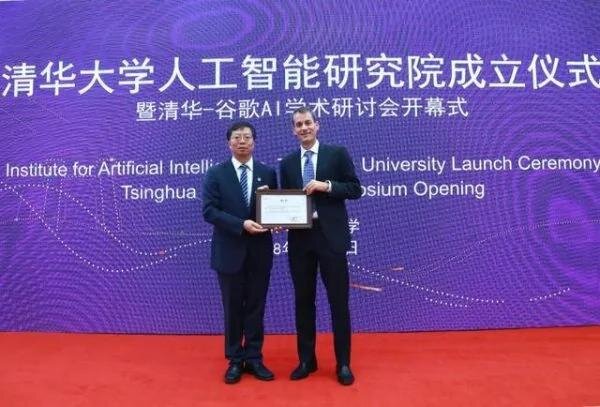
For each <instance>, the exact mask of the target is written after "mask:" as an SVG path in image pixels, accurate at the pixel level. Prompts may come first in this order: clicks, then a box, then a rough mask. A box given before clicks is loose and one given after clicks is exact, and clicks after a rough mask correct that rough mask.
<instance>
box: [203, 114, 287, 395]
mask: <svg viewBox="0 0 600 407" xmlns="http://www.w3.org/2000/svg"><path fill="white" fill-rule="evenodd" d="M255 140H256V131H255V129H254V127H253V126H252V125H251V124H250V123H248V122H237V123H234V124H233V125H232V126H231V127H230V128H229V129H228V130H227V142H228V145H229V149H230V150H231V153H232V157H231V159H230V160H227V161H225V162H223V163H221V164H218V165H216V166H214V167H212V168H210V169H209V170H208V172H207V173H206V178H205V180H204V189H203V201H204V202H203V215H204V220H205V221H207V222H208V223H211V224H213V225H214V228H213V237H212V246H211V259H210V262H211V267H212V268H213V269H214V270H216V271H217V276H218V279H219V286H220V288H221V297H222V300H223V311H224V316H225V357H226V358H227V359H228V360H229V367H228V368H227V371H226V372H225V378H224V379H225V383H229V384H232V383H237V382H238V381H239V380H240V378H241V376H242V372H243V371H244V370H245V371H248V372H250V373H252V374H253V375H254V376H255V377H256V378H258V379H260V380H272V379H273V378H274V375H273V373H272V372H271V371H270V370H269V369H268V368H267V367H265V365H264V364H263V362H262V358H263V355H262V345H263V341H264V329H263V318H264V313H265V301H266V297H267V289H268V287H269V277H270V274H271V266H272V264H273V239H272V236H271V232H270V231H269V230H268V229H265V228H263V227H262V226H261V225H260V224H258V223H256V222H255V215H254V214H255V212H256V211H255V207H256V205H255V196H256V194H255V191H256V190H257V189H261V188H271V189H277V175H276V173H275V170H274V169H273V168H270V167H267V166H265V165H263V164H261V163H259V162H258V161H256V160H254V159H253V158H252V152H253V151H254V145H255Z"/></svg>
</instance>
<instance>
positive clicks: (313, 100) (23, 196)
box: [0, 0, 600, 333]
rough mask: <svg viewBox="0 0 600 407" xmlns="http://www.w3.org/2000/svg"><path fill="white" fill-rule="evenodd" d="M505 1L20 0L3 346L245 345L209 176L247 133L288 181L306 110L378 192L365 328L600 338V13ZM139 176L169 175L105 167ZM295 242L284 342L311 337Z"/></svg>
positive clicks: (281, 284)
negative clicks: (287, 158)
mask: <svg viewBox="0 0 600 407" xmlns="http://www.w3.org/2000/svg"><path fill="white" fill-rule="evenodd" d="M495 3H496V4H492V3H489V2H488V4H492V5H483V3H482V2H478V1H467V0H458V1H455V2H452V3H451V4H450V3H448V2H445V1H429V2H421V1H406V2H387V1H355V2H350V3H348V2H343V1H331V2H298V1H280V2H270V1H264V2H260V1H237V2H220V1H184V2H180V1H166V2H150V3H140V2H139V1H130V0H125V1H121V2H118V3H114V2H106V3H102V2H83V1H80V2H79V1H78V2H51V1H36V2H34V1H23V2H0V34H1V35H0V38H1V40H0V69H2V72H1V74H0V92H2V94H1V96H0V120H1V123H2V131H1V134H2V139H3V141H2V149H1V152H0V164H1V165H2V172H1V178H0V309H1V310H2V311H1V312H0V330H10V331H21V330H23V331H69V332H152V333H173V332H175V333H197V332H200V333H217V332H221V329H222V311H221V304H220V297H219V292H218V284H217V280H216V276H215V275H214V272H213V271H212V270H210V269H209V267H208V264H209V259H208V257H209V248H210V231H211V228H210V226H209V225H207V224H205V223H204V222H203V221H202V218H201V211H200V207H201V201H200V199H199V197H200V191H201V187H202V181H203V173H204V171H205V168H206V166H207V165H209V164H211V163H215V162H218V161H220V160H222V159H225V158H227V157H228V149H227V148H226V143H225V129H226V128H227V126H228V125H229V124H230V123H231V121H232V120H234V119H237V118H240V117H241V118H248V119H249V120H252V121H253V122H254V123H255V125H256V127H257V129H258V138H257V149H256V155H255V156H256V157H257V158H258V159H259V160H261V161H264V162H266V163H268V164H271V165H274V166H276V165H277V159H278V158H280V157H282V156H283V155H284V154H285V153H287V152H288V151H290V150H291V149H293V148H295V147H296V142H295V139H294V137H293V135H292V132H291V128H290V122H289V113H287V112H289V111H290V110H293V108H294V107H296V106H298V105H301V104H304V103H307V104H309V105H310V106H311V107H313V108H314V109H315V111H316V113H317V114H318V115H319V116H320V118H321V132H320V138H321V140H322V141H324V142H328V143H329V142H331V143H337V144H343V145H345V146H347V147H348V149H349V151H350V152H351V155H352V156H353V158H354V161H355V165H356V167H357V172H358V175H359V178H360V179H361V181H362V183H363V185H364V186H365V190H364V192H365V196H364V197H363V198H362V199H361V200H359V201H355V202H349V203H348V208H349V213H350V217H351V220H352V222H351V225H352V229H353V233H352V238H353V241H354V243H353V244H354V246H353V250H352V253H350V254H349V256H348V258H349V262H350V271H351V283H352V289H351V309H352V322H353V329H354V330H355V331H412V330H446V329H479V328H498V327H523V326H555V325H585V324H598V323H599V322H600V300H599V296H598V294H599V288H600V278H599V273H598V271H599V268H600V267H599V266H600V261H599V256H598V247H599V242H600V204H599V202H598V192H599V191H600V182H599V178H598V176H599V174H600V173H599V172H598V168H597V167H595V165H598V163H599V162H600V141H599V140H600V139H599V137H598V131H599V130H600V123H599V120H598V106H599V105H600V103H599V102H600V98H599V96H598V95H599V88H600V84H599V83H598V80H599V78H600V67H599V65H600V63H599V62H598V61H597V57H599V56H600V52H599V50H598V41H599V40H600V31H599V28H598V27H600V9H598V7H597V5H596V4H595V3H594V2H590V1H584V0H580V1H572V2H550V1H548V2H539V1H518V2H517V1H504V2H495ZM146 58H147V60H146ZM96 61H98V62H96ZM96 64H97V67H96V69H95V65H96ZM177 66H178V67H179V73H180V76H177V75H175V76H173V74H174V73H177V69H175V67H177ZM513 70H514V72H513ZM94 71H96V76H97V77H96V79H93V77H94ZM170 79H173V80H172V81H171V80H170ZM101 82H102V83H101ZM103 85H104V86H103ZM453 157H454V159H455V160H456V162H457V165H460V163H461V162H462V160H465V159H467V160H474V161H469V163H473V162H474V163H475V164H477V160H485V159H488V160H494V159H497V160H498V161H496V162H492V161H486V162H487V163H488V165H490V164H492V163H494V164H495V165H496V167H495V168H493V169H488V170H483V169H479V170H473V171H464V169H466V167H461V168H462V169H463V171H459V170H458V168H454V169H452V168H451V167H450V166H451V160H452V158H453ZM523 157H529V159H527V158H523ZM533 159H537V160H539V161H534V162H533V163H532V162H531V160H533ZM128 160H131V161H134V162H135V163H137V164H144V163H145V162H148V163H149V164H154V163H159V162H160V161H161V160H162V162H163V164H164V166H165V168H164V169H163V173H162V174H119V173H117V172H116V171H117V170H115V172H114V173H112V174H106V173H102V172H100V173H99V171H100V169H101V168H102V165H109V166H110V165H111V164H116V163H119V162H126V161H128ZM171 160H172V161H174V162H180V163H183V162H185V161H188V162H190V163H196V167H197V168H196V171H188V173H187V174H176V175H175V174H170V173H169V171H168V170H169V169H168V163H169V162H170V161H171ZM544 160H545V161H544ZM375 161H377V162H378V165H379V166H378V167H377V169H379V170H380V171H374V169H375V167H374V165H375V164H374V163H375ZM411 161H415V163H414V165H415V167H412V168H411ZM440 162H445V166H444V168H443V169H441V168H440V167H439V164H436V163H440ZM75 163H77V165H78V168H82V167H83V168H84V169H85V166H92V165H93V167H90V168H92V169H91V172H90V175H89V176H85V174H84V173H81V172H77V173H76V172H74V168H73V166H74V165H75ZM385 163H388V164H389V165H388V166H387V167H385V168H384V164H385ZM519 163H520V164H521V167H520V166H519ZM538 163H539V164H538ZM30 164H32V165H33V166H35V165H37V164H41V165H42V166H44V167H46V168H48V167H51V166H52V165H54V164H56V166H57V168H58V167H59V166H61V165H64V168H65V171H66V175H65V176H58V175H52V174H50V175H49V174H45V175H43V176H37V175H36V174H34V173H33V171H34V169H32V168H30ZM542 164H544V165H545V166H546V167H547V168H545V169H536V170H533V169H531V168H529V167H527V165H542ZM436 165H438V166H436ZM398 166H400V167H398ZM548 167H549V168H548ZM140 168H141V169H142V170H144V168H145V167H143V168H142V167H140ZM79 171H81V170H79ZM141 172H144V171H141ZM127 185H130V186H131V187H126V186H127ZM165 185H169V188H173V191H174V190H175V188H176V187H177V188H185V190H183V191H182V190H179V191H180V193H182V194H187V195H188V196H187V197H180V199H177V198H176V197H175V198H174V197H172V196H167V199H165V200H164V201H162V202H158V201H161V198H160V194H161V193H164V192H160V191H165V190H167V192H166V193H167V194H170V193H172V192H170V190H169V188H167V187H166V186H165ZM392 187H393V188H392ZM133 188H138V189H141V190H143V191H146V192H145V193H146V194H149V193H150V191H151V192H152V193H153V194H154V196H153V197H152V196H149V195H145V196H142V197H138V196H137V195H135V191H138V189H136V190H134V189H133ZM143 188H147V189H143ZM388 188H392V192H393V194H392V195H393V196H385V195H390V194H389V193H388V192H389V190H388ZM436 188H437V189H436ZM436 191H437V192H438V194H437V195H432V196H429V195H428V194H433V193H434V192H436ZM194 193H196V195H197V197H196V198H195V199H194ZM421 195H423V196H421ZM136 198H140V199H136ZM285 239H286V237H285V234H283V235H278V236H277V237H276V239H275V240H276V242H277V244H276V247H275V251H276V259H275V266H274V269H273V273H272V277H271V286H270V291H269V298H268V303H267V316H266V328H267V330H268V331H269V332H292V331H293V329H294V325H293V297H292V286H291V280H290V277H289V274H288V270H287V259H286V255H285V250H286V246H285ZM318 308H319V321H318V326H319V329H321V330H328V329H329V314H328V310H327V302H326V301H325V298H324V296H323V290H322V287H320V292H319V298H318Z"/></svg>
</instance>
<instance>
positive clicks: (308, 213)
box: [256, 189, 313, 229]
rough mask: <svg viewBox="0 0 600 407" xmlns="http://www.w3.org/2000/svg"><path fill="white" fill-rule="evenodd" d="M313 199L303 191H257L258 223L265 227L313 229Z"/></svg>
mask: <svg viewBox="0 0 600 407" xmlns="http://www.w3.org/2000/svg"><path fill="white" fill-rule="evenodd" d="M312 214H313V210H312V199H311V198H310V197H309V196H308V195H306V192H305V191H303V190H301V189H279V190H272V189H264V190H257V191H256V221H257V222H258V223H260V224H261V225H262V226H264V227H267V228H268V227H277V226H279V227H283V228H287V229H309V228H312Z"/></svg>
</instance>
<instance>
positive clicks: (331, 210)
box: [280, 143, 361, 253]
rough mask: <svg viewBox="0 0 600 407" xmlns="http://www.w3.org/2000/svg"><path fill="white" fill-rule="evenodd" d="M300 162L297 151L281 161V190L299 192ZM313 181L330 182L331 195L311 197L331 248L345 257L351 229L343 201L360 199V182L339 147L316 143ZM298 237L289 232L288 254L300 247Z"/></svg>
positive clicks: (348, 157) (347, 156) (348, 156)
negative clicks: (317, 153) (297, 246)
mask: <svg viewBox="0 0 600 407" xmlns="http://www.w3.org/2000/svg"><path fill="white" fill-rule="evenodd" d="M300 158H301V157H300V150H296V151H294V152H292V153H291V154H289V155H287V156H286V157H285V158H284V159H283V160H282V161H281V163H280V174H281V187H282V188H284V189H302V169H301V168H302V167H301V165H300ZM315 179H316V180H317V181H327V180H329V181H331V192H317V193H315V194H313V195H312V199H313V205H314V207H315V209H316V211H317V213H318V214H319V224H320V225H321V229H322V230H323V234H324V235H325V238H326V239H327V241H328V242H329V244H330V245H331V248H332V249H333V250H334V251H335V252H338V253H345V252H346V251H348V249H349V248H350V228H349V227H348V213H347V212H346V205H345V203H344V200H345V199H358V198H360V196H361V189H360V181H359V180H358V177H357V176H356V172H355V170H354V164H353V162H352V159H351V158H350V155H349V154H348V151H347V150H346V149H345V148H344V147H341V146H334V145H328V144H323V143H319V155H318V157H317V173H316V174H315ZM298 237H299V231H298V230H290V231H289V233H288V245H289V248H290V250H293V249H294V247H295V246H296V245H297V244H299V239H298Z"/></svg>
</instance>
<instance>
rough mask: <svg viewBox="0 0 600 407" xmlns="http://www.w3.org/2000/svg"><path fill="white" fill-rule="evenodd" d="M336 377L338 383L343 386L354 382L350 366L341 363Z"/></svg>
mask: <svg viewBox="0 0 600 407" xmlns="http://www.w3.org/2000/svg"><path fill="white" fill-rule="evenodd" d="M337 379H338V382H340V384H343V385H344V386H349V385H351V384H352V383H354V375H353V374H352V370H350V366H348V365H343V366H341V367H339V368H338V370H337Z"/></svg>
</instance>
